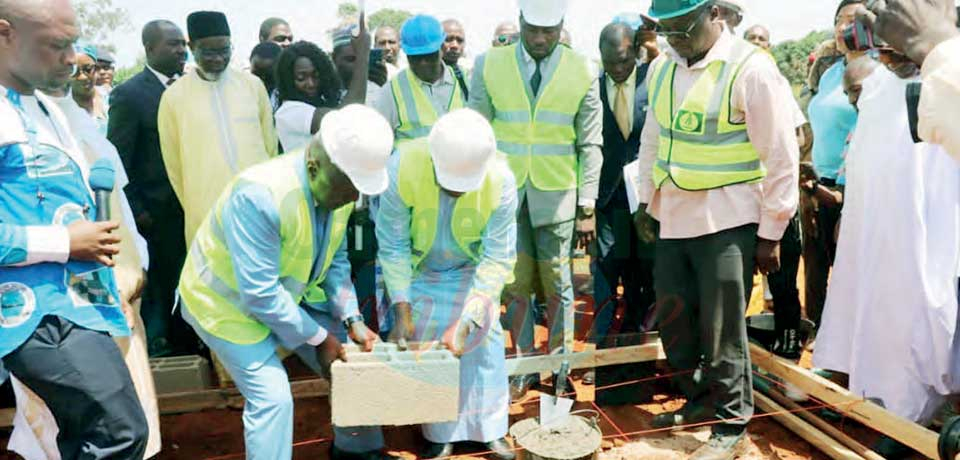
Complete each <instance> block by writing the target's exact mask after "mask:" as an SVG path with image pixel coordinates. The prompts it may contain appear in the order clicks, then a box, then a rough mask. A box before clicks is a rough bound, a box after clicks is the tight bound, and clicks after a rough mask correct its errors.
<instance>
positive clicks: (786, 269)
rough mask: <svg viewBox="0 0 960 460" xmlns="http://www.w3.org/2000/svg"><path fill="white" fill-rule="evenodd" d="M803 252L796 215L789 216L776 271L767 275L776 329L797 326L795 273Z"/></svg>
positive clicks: (798, 306) (798, 322)
mask: <svg viewBox="0 0 960 460" xmlns="http://www.w3.org/2000/svg"><path fill="white" fill-rule="evenodd" d="M802 252H803V247H802V244H801V237H800V215H799V214H796V215H794V216H793V219H790V224H789V225H787V229H786V231H784V232H783V239H781V240H780V271H778V272H776V273H771V274H770V275H768V276H767V282H768V283H769V284H770V293H771V294H773V317H774V322H775V323H776V328H777V332H778V333H779V332H782V331H784V330H786V329H797V328H799V327H800V290H799V289H797V272H798V271H799V268H800V255H801V253H802Z"/></svg>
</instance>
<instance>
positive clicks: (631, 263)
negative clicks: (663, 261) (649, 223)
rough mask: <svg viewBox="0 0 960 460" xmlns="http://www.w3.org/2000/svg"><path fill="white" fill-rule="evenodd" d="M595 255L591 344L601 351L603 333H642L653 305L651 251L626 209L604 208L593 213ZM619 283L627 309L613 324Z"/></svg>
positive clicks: (651, 246) (654, 299)
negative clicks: (595, 215) (595, 235)
mask: <svg viewBox="0 0 960 460" xmlns="http://www.w3.org/2000/svg"><path fill="white" fill-rule="evenodd" d="M597 252H598V254H597V259H596V261H595V265H594V267H593V269H594V273H593V282H594V287H593V295H594V317H593V320H594V323H593V331H592V333H591V335H592V336H591V341H593V342H595V343H599V344H601V348H602V347H603V346H602V342H603V339H604V338H606V337H607V334H610V333H612V334H617V333H631V332H642V331H644V330H645V327H644V322H645V320H646V318H647V312H648V311H649V309H650V306H651V305H653V304H654V302H656V296H655V295H654V293H653V252H654V248H653V244H644V243H642V242H641V241H640V237H639V236H638V235H637V231H636V229H635V228H634V226H633V217H632V216H631V215H630V211H629V210H628V209H623V208H618V207H615V206H608V207H606V208H603V209H598V210H597ZM621 282H622V283H623V297H624V300H625V301H626V304H627V309H626V311H625V314H624V317H623V319H622V321H621V323H620V324H619V325H616V324H615V321H614V313H615V312H616V310H617V286H619V285H620V283H621ZM616 326H619V327H616ZM611 328H614V329H613V330H611Z"/></svg>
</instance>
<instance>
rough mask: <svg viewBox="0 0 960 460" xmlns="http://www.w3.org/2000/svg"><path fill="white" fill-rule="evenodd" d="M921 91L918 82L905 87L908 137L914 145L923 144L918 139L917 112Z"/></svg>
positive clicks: (921, 86) (918, 116) (918, 121)
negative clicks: (909, 136)
mask: <svg viewBox="0 0 960 460" xmlns="http://www.w3.org/2000/svg"><path fill="white" fill-rule="evenodd" d="M922 90H923V85H922V84H921V83H920V82H918V81H915V82H912V83H910V84H908V85H907V119H908V120H909V122H910V135H911V136H913V142H914V143H915V144H919V143H921V142H923V139H920V129H919V124H920V114H919V112H918V109H919V106H920V93H921V92H922Z"/></svg>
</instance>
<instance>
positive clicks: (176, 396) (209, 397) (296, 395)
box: [157, 378, 330, 415]
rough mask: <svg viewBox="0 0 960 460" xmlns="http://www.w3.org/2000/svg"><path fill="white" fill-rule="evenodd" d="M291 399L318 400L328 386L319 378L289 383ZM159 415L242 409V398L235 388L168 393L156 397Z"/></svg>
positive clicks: (326, 391) (325, 394) (328, 389)
mask: <svg viewBox="0 0 960 460" xmlns="http://www.w3.org/2000/svg"><path fill="white" fill-rule="evenodd" d="M290 392H291V393H292V394H293V399H302V398H319V397H322V396H327V395H329V394H330V384H329V383H327V381H326V380H324V379H321V378H311V379H304V380H297V381H294V382H290ZM157 404H158V405H159V407H160V414H162V415H173V414H183V413H187V412H197V411H201V410H207V409H227V408H242V407H243V396H241V395H240V391H239V390H237V389H236V388H223V389H211V390H201V391H188V392H183V393H170V394H165V395H158V396H157Z"/></svg>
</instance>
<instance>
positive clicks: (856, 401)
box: [750, 344, 940, 458]
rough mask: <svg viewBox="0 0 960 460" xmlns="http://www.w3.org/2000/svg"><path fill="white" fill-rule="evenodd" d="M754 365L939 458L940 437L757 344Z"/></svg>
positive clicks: (754, 348)
mask: <svg viewBox="0 0 960 460" xmlns="http://www.w3.org/2000/svg"><path fill="white" fill-rule="evenodd" d="M750 356H751V359H752V360H753V364H755V365H756V366H758V367H760V368H761V369H764V370H766V371H767V372H769V373H771V374H773V375H776V376H777V377H779V378H781V379H782V380H784V381H785V382H789V383H792V384H793V385H795V386H797V387H798V388H800V389H801V390H803V391H805V392H807V393H808V394H810V395H811V396H813V397H814V398H817V399H819V400H821V401H823V402H824V403H826V404H830V405H831V406H833V407H832V409H833V410H835V411H837V412H841V413H843V414H846V415H847V416H849V417H851V418H853V419H854V420H857V421H858V422H860V423H863V424H864V425H866V426H868V427H870V428H873V429H874V430H877V431H879V432H880V433H883V434H885V435H887V436H889V437H891V438H893V439H896V440H897V441H900V442H901V443H903V444H904V445H907V446H909V447H910V448H912V449H914V450H916V451H917V452H920V453H921V454H923V455H926V456H927V457H929V458H939V457H940V454H939V453H938V452H937V441H938V435H937V433H935V432H933V431H930V430H928V429H926V428H924V427H922V426H920V425H917V424H916V423H913V422H911V421H909V420H907V419H905V418H903V417H900V416H898V415H896V414H893V413H891V412H889V411H887V410H885V409H884V408H882V407H880V406H878V405H876V404H874V403H872V402H870V401H866V400H864V399H863V398H861V397H859V396H857V395H854V394H852V393H850V392H849V391H847V390H846V389H844V388H843V387H841V386H839V385H837V384H835V383H833V382H831V381H829V380H826V379H824V378H822V377H820V376H818V375H815V374H814V373H812V372H810V371H809V370H807V369H804V368H802V367H800V366H798V365H797V364H796V363H793V362H791V361H787V360H785V359H783V358H780V357H779V356H776V355H774V354H773V353H770V352H769V351H767V350H765V349H763V348H762V347H760V346H758V345H756V344H750Z"/></svg>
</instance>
